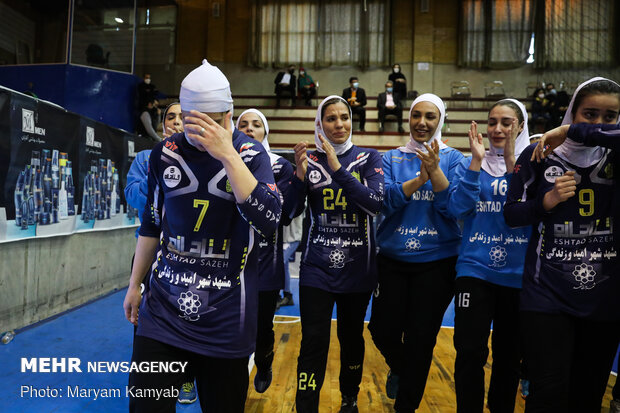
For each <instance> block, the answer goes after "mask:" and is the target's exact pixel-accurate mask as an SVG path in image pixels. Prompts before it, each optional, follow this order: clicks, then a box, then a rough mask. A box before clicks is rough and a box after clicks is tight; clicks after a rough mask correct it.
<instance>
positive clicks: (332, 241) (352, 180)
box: [293, 146, 383, 293]
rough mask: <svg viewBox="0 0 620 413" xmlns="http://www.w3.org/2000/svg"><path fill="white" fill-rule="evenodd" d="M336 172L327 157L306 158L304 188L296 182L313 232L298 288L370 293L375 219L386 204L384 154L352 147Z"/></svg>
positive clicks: (318, 154) (313, 155)
mask: <svg viewBox="0 0 620 413" xmlns="http://www.w3.org/2000/svg"><path fill="white" fill-rule="evenodd" d="M338 161H340V164H341V165H342V167H341V168H340V169H338V170H337V171H336V172H332V171H331V169H330V168H329V165H328V164H327V155H325V153H322V152H318V151H314V152H311V153H309V154H308V170H307V171H306V177H305V181H304V182H303V183H302V182H301V181H299V179H297V177H295V178H293V184H294V185H296V187H297V189H298V194H299V195H300V199H299V200H298V201H297V205H303V204H304V196H305V195H307V196H308V207H309V215H310V227H309V230H308V236H309V239H308V243H307V246H306V248H305V250H304V252H303V257H302V261H301V266H300V280H299V283H300V285H304V286H310V287H316V288H321V289H323V290H327V291H330V292H335V293H347V292H362V291H371V290H372V289H374V288H375V285H376V283H377V269H376V247H375V236H374V232H373V217H374V216H375V215H376V214H378V213H379V211H380V210H381V205H382V203H383V169H382V163H381V155H379V153H378V152H377V151H376V150H374V149H366V148H359V147H357V146H353V147H352V148H351V149H349V150H348V151H347V152H345V153H344V154H342V155H339V156H338Z"/></svg>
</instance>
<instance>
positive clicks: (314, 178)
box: [308, 169, 321, 184]
mask: <svg viewBox="0 0 620 413" xmlns="http://www.w3.org/2000/svg"><path fill="white" fill-rule="evenodd" d="M308 179H309V180H310V182H312V183H313V184H316V183H318V182H319V181H320V180H321V173H320V172H319V171H317V170H316V169H313V170H311V171H310V173H309V174H308Z"/></svg>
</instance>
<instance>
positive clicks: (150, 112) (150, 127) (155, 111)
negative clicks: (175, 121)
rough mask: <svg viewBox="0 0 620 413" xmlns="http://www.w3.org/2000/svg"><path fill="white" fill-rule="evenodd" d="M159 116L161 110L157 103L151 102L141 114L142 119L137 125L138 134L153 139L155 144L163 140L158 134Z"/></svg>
mask: <svg viewBox="0 0 620 413" xmlns="http://www.w3.org/2000/svg"><path fill="white" fill-rule="evenodd" d="M159 116H160V110H159V108H158V107H157V106H156V105H155V101H154V100H151V101H150V102H147V104H146V107H145V108H144V109H142V111H141V112H140V118H139V119H138V124H137V125H136V133H137V134H138V135H142V136H145V137H148V138H151V139H152V140H153V141H155V142H159V141H161V138H160V137H159V135H158V134H157V132H156V129H157V124H158V123H159Z"/></svg>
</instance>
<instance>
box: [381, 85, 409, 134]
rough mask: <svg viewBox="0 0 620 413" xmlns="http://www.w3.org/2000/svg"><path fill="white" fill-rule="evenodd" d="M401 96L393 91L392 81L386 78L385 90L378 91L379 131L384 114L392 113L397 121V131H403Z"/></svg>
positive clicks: (382, 124)
mask: <svg viewBox="0 0 620 413" xmlns="http://www.w3.org/2000/svg"><path fill="white" fill-rule="evenodd" d="M401 99H402V96H401V95H399V94H398V93H397V92H395V91H394V83H393V82H392V81H391V80H388V81H387V82H386V83H385V92H383V93H379V97H378V98H377V109H379V133H383V129H384V126H385V116H386V115H394V116H396V120H397V122H398V132H400V133H403V132H405V130H404V129H403V104H402V102H401Z"/></svg>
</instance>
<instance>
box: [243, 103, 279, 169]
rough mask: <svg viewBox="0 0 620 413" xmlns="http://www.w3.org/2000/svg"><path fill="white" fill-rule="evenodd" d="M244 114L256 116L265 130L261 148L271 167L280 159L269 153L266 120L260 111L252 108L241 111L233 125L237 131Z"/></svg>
mask: <svg viewBox="0 0 620 413" xmlns="http://www.w3.org/2000/svg"><path fill="white" fill-rule="evenodd" d="M246 113H255V114H257V115H258V117H259V118H260V120H261V121H262V122H263V127H264V128H265V137H263V141H262V142H261V143H262V144H263V147H264V148H265V150H266V151H267V153H268V154H269V158H271V164H272V165H273V164H274V163H275V162H276V161H277V160H278V159H279V158H280V157H279V156H278V155H276V154H274V153H272V152H271V148H270V147H269V141H268V140H267V137H268V136H269V124H268V123H267V118H266V117H265V115H263V113H262V112H261V111H260V110H258V109H254V108H252V109H248V110H245V111H243V113H241V115H239V117H237V123H236V124H235V128H237V129H239V122H240V121H241V118H242V117H243V115H245V114H246Z"/></svg>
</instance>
